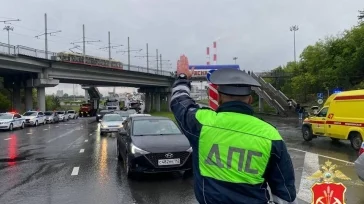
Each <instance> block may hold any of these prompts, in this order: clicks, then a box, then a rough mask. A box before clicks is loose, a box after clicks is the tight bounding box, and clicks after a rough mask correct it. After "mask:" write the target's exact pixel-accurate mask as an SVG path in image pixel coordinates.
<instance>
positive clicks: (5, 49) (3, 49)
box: [0, 43, 15, 55]
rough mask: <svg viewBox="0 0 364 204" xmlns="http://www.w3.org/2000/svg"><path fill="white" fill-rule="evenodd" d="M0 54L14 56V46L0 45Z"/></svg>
mask: <svg viewBox="0 0 364 204" xmlns="http://www.w3.org/2000/svg"><path fill="white" fill-rule="evenodd" d="M0 53H1V54H6V55H15V46H13V45H8V44H5V43H0Z"/></svg>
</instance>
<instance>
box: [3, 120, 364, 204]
mask: <svg viewBox="0 0 364 204" xmlns="http://www.w3.org/2000/svg"><path fill="white" fill-rule="evenodd" d="M266 119H267V120H268V121H269V122H271V123H272V124H274V125H276V126H277V128H278V129H279V130H280V132H281V134H282V136H283V137H284V139H285V141H286V143H287V146H288V147H289V148H290V149H289V151H290V154H291V157H292V159H293V163H294V167H295V170H296V171H295V172H296V186H297V192H298V197H299V198H300V201H301V203H309V202H310V199H311V197H310V196H311V195H310V189H309V187H307V186H311V185H312V184H313V183H312V182H314V181H312V180H309V179H307V177H308V176H310V175H311V174H312V173H313V172H314V171H316V170H318V169H319V165H322V164H324V162H326V161H327V160H330V161H332V163H333V164H337V165H338V167H337V169H338V170H340V171H342V172H343V173H344V174H345V175H346V176H348V177H349V178H350V179H351V180H348V181H345V180H337V181H340V182H342V183H343V184H344V185H346V186H347V187H348V189H347V193H346V197H347V203H348V204H360V203H364V195H363V193H362V192H363V191H364V182H362V181H360V180H359V179H358V178H357V176H356V173H355V171H354V168H353V166H352V163H350V162H353V161H354V160H355V159H356V155H357V153H356V152H355V151H353V150H352V149H351V147H350V144H349V143H348V142H340V143H332V142H331V140H330V139H327V138H320V139H316V140H313V141H312V142H309V143H307V142H303V140H302V137H301V134H300V131H299V126H298V124H299V123H298V121H295V120H287V119H279V120H277V118H274V117H267V118H266ZM93 121H95V119H94V118H80V119H77V120H70V121H68V122H65V123H59V124H51V125H42V126H39V127H29V128H26V129H24V130H14V131H13V132H0V183H1V185H0V203H1V204H3V203H4V204H12V203H17V204H18V203H26V204H33V203H34V204H43V203H46V204H48V203H56V204H68V203H70V204H74V203H105V204H108V203H111V204H114V203H115V204H116V203H122V204H132V203H135V204H157V203H160V204H173V203H176V204H184V203H186V204H187V203H188V204H189V203H197V202H196V201H195V197H194V193H193V182H192V178H184V177H183V176H182V174H181V173H169V174H151V175H141V176H140V178H139V179H137V180H128V179H127V178H126V176H125V174H124V172H123V167H122V165H121V164H119V162H118V160H117V158H116V149H115V148H116V140H115V137H114V136H113V135H109V136H106V137H100V135H99V132H98V124H97V123H95V122H93Z"/></svg>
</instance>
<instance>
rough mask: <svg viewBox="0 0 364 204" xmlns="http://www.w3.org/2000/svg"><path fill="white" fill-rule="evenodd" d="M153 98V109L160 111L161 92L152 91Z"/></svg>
mask: <svg viewBox="0 0 364 204" xmlns="http://www.w3.org/2000/svg"><path fill="white" fill-rule="evenodd" d="M153 98H154V105H155V107H154V110H155V111H156V112H160V111H161V94H160V93H159V92H156V93H154V95H153Z"/></svg>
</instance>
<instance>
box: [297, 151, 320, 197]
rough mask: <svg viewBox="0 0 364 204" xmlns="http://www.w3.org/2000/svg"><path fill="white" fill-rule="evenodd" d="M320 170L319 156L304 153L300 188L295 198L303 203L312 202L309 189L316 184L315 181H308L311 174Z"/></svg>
mask: <svg viewBox="0 0 364 204" xmlns="http://www.w3.org/2000/svg"><path fill="white" fill-rule="evenodd" d="M317 170H320V164H319V155H318V154H314V153H310V152H306V153H305V160H304V164H303V171H302V176H301V183H300V188H299V189H298V194H297V197H298V198H299V199H301V200H303V201H305V202H308V203H310V202H311V201H312V192H311V187H312V186H313V184H315V183H316V181H315V180H311V179H308V177H310V176H311V175H312V174H313V173H315V172H316V171H317Z"/></svg>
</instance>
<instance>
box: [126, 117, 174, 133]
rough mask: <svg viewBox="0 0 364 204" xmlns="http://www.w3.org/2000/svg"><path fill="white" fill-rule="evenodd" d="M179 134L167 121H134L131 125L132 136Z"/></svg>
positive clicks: (171, 122) (172, 123) (171, 123)
mask: <svg viewBox="0 0 364 204" xmlns="http://www.w3.org/2000/svg"><path fill="white" fill-rule="evenodd" d="M175 134H181V131H180V130H179V128H178V127H177V125H176V124H175V123H174V122H173V121H171V120H167V119H150V120H136V121H134V123H133V135H134V136H144V135H175Z"/></svg>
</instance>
